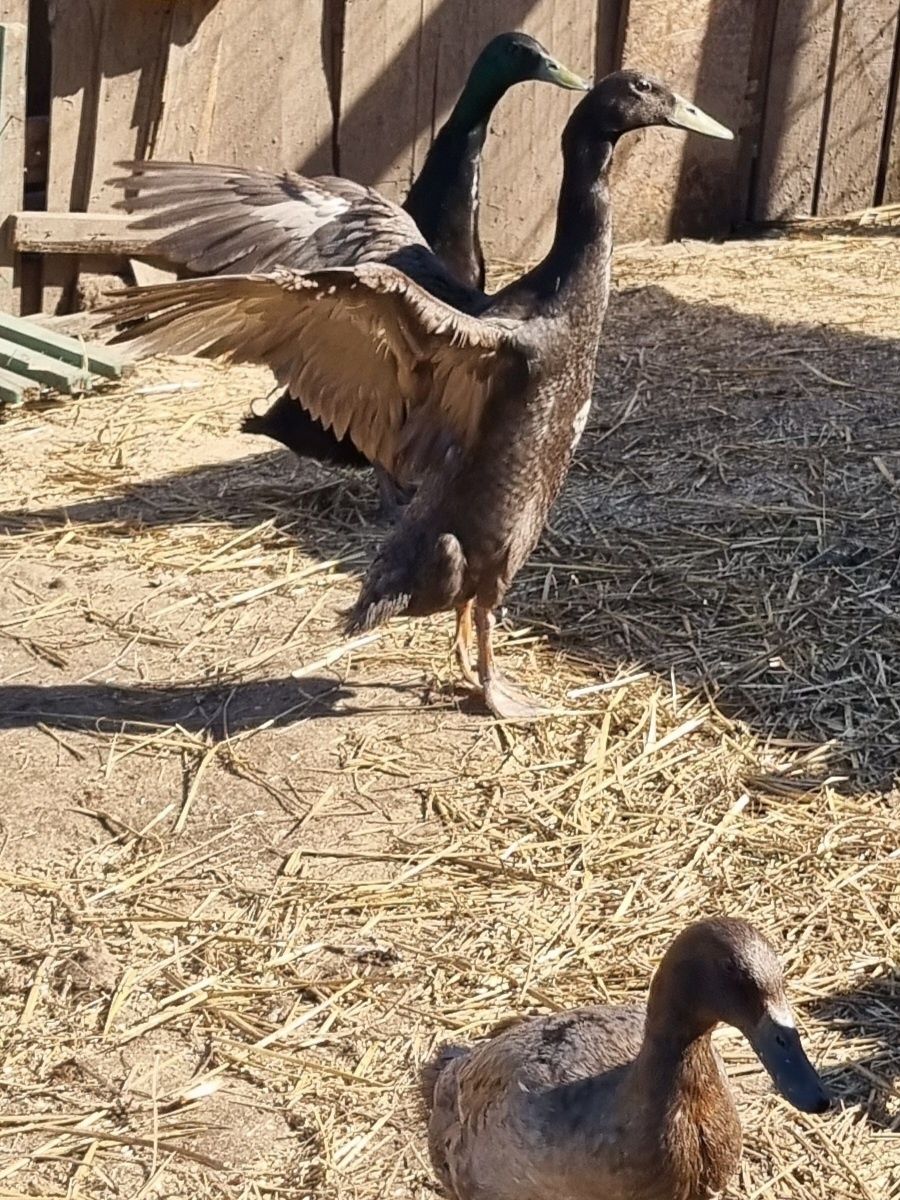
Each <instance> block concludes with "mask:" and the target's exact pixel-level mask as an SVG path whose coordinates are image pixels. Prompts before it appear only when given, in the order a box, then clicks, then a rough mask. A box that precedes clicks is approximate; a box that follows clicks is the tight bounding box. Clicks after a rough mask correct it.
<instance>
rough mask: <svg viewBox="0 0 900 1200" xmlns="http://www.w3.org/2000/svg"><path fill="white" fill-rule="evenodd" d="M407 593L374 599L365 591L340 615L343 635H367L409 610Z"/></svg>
mask: <svg viewBox="0 0 900 1200" xmlns="http://www.w3.org/2000/svg"><path fill="white" fill-rule="evenodd" d="M409 602H410V596H409V593H408V592H407V593H404V592H401V593H398V594H397V595H395V596H379V597H377V598H376V597H375V596H373V595H372V594H371V593H369V591H368V589H366V590H365V591H364V592H363V594H362V595H361V596H360V597H359V599H358V600H357V602H356V603H355V604H354V605H353V607H352V608H347V609H345V610H344V612H343V613H342V616H343V618H344V633H346V634H347V635H348V636H350V635H353V634H355V633H367V632H368V631H369V630H370V629H376V628H377V627H378V626H379V625H383V624H384V623H385V621H389V620H390V619H391V617H399V616H400V614H401V613H404V612H406V610H407V608H409Z"/></svg>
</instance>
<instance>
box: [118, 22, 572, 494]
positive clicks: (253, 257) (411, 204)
mask: <svg viewBox="0 0 900 1200" xmlns="http://www.w3.org/2000/svg"><path fill="white" fill-rule="evenodd" d="M529 80H535V81H538V80H542V81H544V82H545V83H552V84H555V85H556V86H557V87H560V88H567V89H571V90H575V91H586V90H587V89H588V87H589V85H588V84H587V83H585V81H584V80H583V79H582V78H581V77H580V76H579V75H576V74H575V73H574V71H570V70H569V69H568V68H567V67H565V66H563V65H562V64H561V63H560V62H558V61H557V60H556V59H555V58H554V57H553V55H552V54H551V53H550V52H549V51H548V50H547V49H545V48H544V47H543V46H542V45H541V44H540V42H538V41H536V40H535V39H534V38H533V37H529V35H528V34H526V33H520V32H517V31H516V32H511V33H501V34H498V35H497V37H495V38H492V39H491V41H490V42H488V44H487V45H486V46H485V47H484V49H483V50H482V51H481V53H480V54H479V55H478V58H477V59H476V60H475V63H474V65H473V66H472V70H471V71H470V73H469V77H468V79H467V80H466V84H465V87H464V88H463V91H462V93H461V94H460V96H459V99H458V100H457V102H456V105H455V106H454V108H453V111H452V112H451V114H450V116H449V117H448V119H447V121H446V122H445V124H444V125H443V126H442V127H441V129H440V130H439V131H438V133H437V135H436V137H435V139H434V141H433V142H432V144H431V148H430V149H429V151H428V154H427V155H426V157H425V161H424V163H423V164H422V170H421V171H420V172H419V175H418V176H417V178H416V179H415V181H414V182H413V185H412V187H411V189H410V192H409V195H408V196H407V198H406V202H405V203H404V205H403V208H404V209H405V211H406V212H407V213H408V214H409V215H410V216H411V217H412V219H413V221H415V223H416V225H417V226H418V228H419V231H420V234H421V236H422V237H423V238H424V239H425V241H426V242H427V243H428V245H429V246H430V247H431V249H432V250H433V251H434V252H435V254H436V255H437V257H438V258H439V259H440V261H441V262H442V263H443V264H444V265H445V266H446V267H447V268H448V270H449V271H450V272H451V274H452V275H453V276H454V277H455V278H456V279H457V280H458V281H459V282H460V283H462V284H465V285H466V286H467V287H469V288H472V289H476V290H477V292H478V293H481V291H482V290H483V288H484V277H485V270H484V254H483V253H482V249H481V242H480V239H479V236H478V209H479V200H480V192H481V188H480V178H481V153H482V150H483V148H484V143H485V139H486V138H487V131H488V122H489V121H490V118H491V114H492V113H493V111H494V109H495V108H496V106H497V104H498V103H499V101H500V100H501V99H502V98H503V96H504V95H505V94H506V92H508V91H509V89H510V88H511V87H513V86H515V85H516V84H518V83H525V82H527V81H529ZM123 165H127V166H129V167H130V168H131V173H130V174H129V175H128V176H125V177H124V178H121V179H117V180H115V182H116V184H117V185H118V186H119V187H123V188H125V189H126V190H127V191H128V193H129V199H128V200H127V201H126V202H123V207H126V208H128V209H137V210H139V211H140V210H149V215H148V216H145V217H144V218H143V220H142V221H140V222H138V225H137V227H138V228H145V229H159V228H162V227H166V226H168V227H171V228H173V229H174V230H175V232H174V233H171V234H167V235H165V236H163V237H162V238H160V240H159V241H158V243H157V244H156V245H155V246H154V254H156V255H159V256H160V257H162V258H167V259H169V260H170V261H171V262H175V263H178V264H180V265H183V266H187V267H189V268H190V269H191V270H193V271H196V272H197V273H199V274H204V275H205V274H211V273H214V272H220V271H230V272H235V271H262V270H267V269H269V268H271V267H276V266H277V267H300V268H302V269H304V270H310V269H313V268H317V267H334V266H352V265H354V263H356V262H359V261H361V260H360V259H359V257H358V256H357V253H356V252H357V251H358V250H359V248H360V245H365V244H366V242H365V223H366V221H367V219H368V215H367V211H366V200H367V199H368V189H366V188H363V187H361V186H359V185H357V184H354V183H350V182H349V181H347V180H344V179H339V178H336V177H332V176H321V177H319V178H318V179H315V180H309V181H307V180H304V179H303V178H302V177H301V176H298V175H295V174H294V173H293V172H284V173H282V174H274V173H269V172H263V171H252V170H246V169H244V168H240V167H223V166H213V165H209V164H205V163H170V162H137V163H129V164H123ZM313 189H315V190H313ZM377 215H378V214H376V220H377ZM360 224H362V226H363V239H362V241H361V240H360V237H359V227H360ZM419 282H420V283H422V284H423V286H425V287H426V288H427V286H428V281H427V279H422V278H420V279H419ZM438 294H440V293H438ZM478 298H479V299H480V295H479V297H478ZM241 428H242V430H243V431H244V432H245V433H257V434H264V435H266V436H267V437H270V438H272V439H273V440H275V441H278V442H281V443H282V445H284V446H287V447H288V449H289V450H293V451H294V453H295V454H298V455H299V456H300V457H301V458H313V459H316V460H317V461H319V462H330V463H333V464H335V465H338V466H349V467H366V466H370V465H372V464H371V463H370V462H369V460H368V459H367V458H366V456H365V455H364V454H363V453H362V452H361V451H360V450H359V449H358V447H357V446H356V445H355V444H354V443H353V441H352V440H351V439H350V438H349V437H347V436H344V437H342V438H339V437H337V436H336V435H335V433H334V431H333V430H332V429H331V428H329V427H328V426H325V425H323V424H322V423H321V421H318V420H316V418H315V417H314V416H312V415H310V413H309V411H307V407H306V405H305V402H304V400H303V398H302V397H299V396H294V395H293V394H292V392H291V391H290V390H288V391H285V392H283V393H282V395H281V396H280V397H279V398H278V399H277V400H276V401H275V402H274V403H273V404H272V405H271V406H270V407H269V408H268V410H267V411H266V412H265V413H261V414H258V413H253V414H251V415H250V416H248V417H246V418H245V419H244V421H243V423H242V425H241ZM375 468H376V473H377V475H378V481H379V487H380V490H381V495H382V501H383V503H384V506H385V509H386V510H387V511H388V512H393V511H395V509H396V506H397V505H398V504H399V503H401V502H402V501H403V500H404V499H405V494H404V492H403V490H402V489H401V488H399V487H398V486H397V485H396V484H394V483H393V482H392V481H391V480H390V479H389V477H388V476H387V475H386V473H385V472H384V470H383V469H382V468H381V467H379V466H378V464H375Z"/></svg>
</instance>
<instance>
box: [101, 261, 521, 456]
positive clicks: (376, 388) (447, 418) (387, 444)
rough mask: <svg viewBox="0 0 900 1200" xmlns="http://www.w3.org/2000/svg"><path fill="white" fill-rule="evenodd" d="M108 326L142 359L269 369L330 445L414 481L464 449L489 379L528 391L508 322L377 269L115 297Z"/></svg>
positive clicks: (211, 282)
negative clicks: (191, 358)
mask: <svg viewBox="0 0 900 1200" xmlns="http://www.w3.org/2000/svg"><path fill="white" fill-rule="evenodd" d="M106 313H107V316H106V317H105V324H107V325H109V324H117V325H122V324H126V323H131V324H128V327H127V328H126V329H124V330H123V331H122V332H120V333H119V334H118V335H117V337H116V339H115V340H116V341H136V343H137V349H138V350H139V352H142V353H155V352H169V353H176V354H201V355H204V356H206V357H222V358H225V359H228V360H232V361H242V362H253V363H259V364H260V365H264V366H268V367H270V368H271V369H272V371H273V372H274V373H275V376H276V378H277V379H278V381H279V383H281V384H283V385H284V386H285V387H288V388H289V389H290V391H291V393H292V394H293V395H301V396H303V397H304V406H305V407H306V408H307V410H308V411H309V412H310V413H311V414H312V416H314V417H316V418H318V419H319V420H320V421H321V422H322V423H323V424H324V425H326V426H327V427H330V428H331V429H333V430H334V432H335V434H336V435H337V436H338V437H343V436H344V434H345V433H349V435H350V437H351V438H352V440H353V442H354V444H355V445H356V446H357V447H358V448H359V449H360V450H361V451H362V453H363V454H365V455H366V457H367V458H369V459H370V461H372V462H376V463H379V464H381V465H382V466H384V467H385V468H386V469H387V470H388V471H390V472H391V473H392V474H393V475H395V476H396V477H397V478H401V479H402V478H405V477H415V476H417V475H418V473H419V472H421V471H422V470H424V469H426V468H427V467H428V466H429V465H430V464H433V463H434V462H436V461H438V460H439V459H440V457H441V456H442V455H443V454H444V453H446V451H447V449H448V448H449V446H450V445H451V444H452V445H456V446H458V447H460V448H461V449H462V450H464V451H465V450H468V449H471V448H472V446H474V445H475V443H476V441H477V437H478V430H479V426H480V423H481V417H482V413H483V412H484V409H485V406H486V404H487V403H488V400H489V398H490V395H491V392H492V389H493V388H494V387H495V386H496V384H497V381H498V379H500V378H502V379H504V380H506V381H510V380H521V381H524V377H525V373H526V372H527V363H526V360H525V355H524V352H523V350H522V348H521V345H520V342H519V340H518V338H517V329H516V325H515V324H514V323H513V322H501V321H495V320H491V319H483V318H479V317H473V316H469V315H467V314H465V313H462V312H460V311H459V310H458V309H455V308H453V307H451V306H450V305H448V304H445V303H443V302H442V301H440V300H437V299H435V297H434V296H432V295H431V294H430V293H429V292H427V291H425V290H424V289H423V288H421V287H420V286H419V285H418V284H417V283H415V282H414V281H413V280H411V279H410V278H409V277H408V276H406V275H405V274H404V273H403V272H402V271H399V270H397V269H396V268H394V267H390V266H387V265H386V264H383V263H378V264H374V263H370V264H365V265H362V266H359V267H353V268H336V269H334V270H325V271H314V272H298V271H287V270H278V271H274V272H272V273H270V274H253V275H218V276H212V277H208V278H201V279H191V280H184V281H183V282H181V283H172V284H161V285H157V286H153V287H145V288H132V289H129V290H127V291H125V292H118V293H114V294H113V295H112V296H111V297H110V298H109V300H108V303H107V305H106Z"/></svg>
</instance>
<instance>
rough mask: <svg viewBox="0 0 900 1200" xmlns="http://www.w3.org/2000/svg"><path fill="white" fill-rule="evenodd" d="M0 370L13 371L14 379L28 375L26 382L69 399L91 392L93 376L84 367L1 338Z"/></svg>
mask: <svg viewBox="0 0 900 1200" xmlns="http://www.w3.org/2000/svg"><path fill="white" fill-rule="evenodd" d="M0 367H3V368H5V369H6V370H7V371H12V372H13V374H15V375H25V376H27V379H33V380H36V381H37V382H38V383H43V384H46V385H47V387H51V388H55V390H56V391H58V392H65V393H66V394H67V395H69V396H71V395H74V394H75V393H76V392H88V391H90V390H91V375H90V372H89V371H86V370H84V368H83V367H75V366H71V365H70V364H69V363H64V362H60V360H59V359H58V358H51V357H50V356H49V355H47V354H40V353H39V352H38V351H37V350H32V349H31V348H30V347H28V346H19V345H17V344H16V343H15V342H10V341H7V340H6V338H0Z"/></svg>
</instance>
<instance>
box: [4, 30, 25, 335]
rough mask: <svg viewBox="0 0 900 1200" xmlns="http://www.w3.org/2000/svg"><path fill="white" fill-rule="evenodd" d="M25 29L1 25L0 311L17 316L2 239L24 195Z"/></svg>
mask: <svg viewBox="0 0 900 1200" xmlns="http://www.w3.org/2000/svg"><path fill="white" fill-rule="evenodd" d="M27 47H28V29H27V27H26V26H25V25H23V24H22V23H21V22H17V23H15V24H13V23H8V24H2V25H0V312H9V313H18V312H19V309H20V294H19V282H18V280H17V278H16V266H17V263H16V256H15V255H14V254H13V252H12V250H11V249H10V248H8V246H7V244H6V238H5V226H6V218H7V216H8V215H9V213H11V212H15V211H16V210H17V209H19V208H21V207H22V201H23V197H24V194H25V57H26V52H27Z"/></svg>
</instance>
